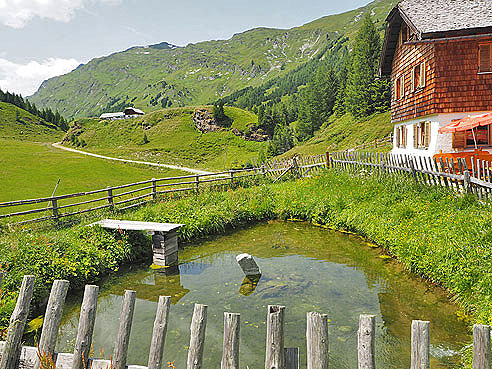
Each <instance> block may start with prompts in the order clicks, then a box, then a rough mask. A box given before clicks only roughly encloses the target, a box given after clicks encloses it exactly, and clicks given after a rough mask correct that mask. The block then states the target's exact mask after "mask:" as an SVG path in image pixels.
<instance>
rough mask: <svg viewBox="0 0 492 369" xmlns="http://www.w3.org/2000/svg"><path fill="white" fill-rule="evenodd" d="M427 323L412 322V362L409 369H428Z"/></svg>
mask: <svg viewBox="0 0 492 369" xmlns="http://www.w3.org/2000/svg"><path fill="white" fill-rule="evenodd" d="M429 351H430V341H429V322H425V321H422V320H414V321H412V360H411V364H410V369H429V368H430V352H429Z"/></svg>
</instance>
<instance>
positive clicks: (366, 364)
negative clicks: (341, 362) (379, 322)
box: [357, 315, 376, 369]
mask: <svg viewBox="0 0 492 369" xmlns="http://www.w3.org/2000/svg"><path fill="white" fill-rule="evenodd" d="M375 337H376V316H375V315H361V316H360V318H359V331H358V332H357V353H358V354H357V357H358V362H359V366H358V368H359V369H375V368H376V361H375V355H374V352H375V343H374V341H375Z"/></svg>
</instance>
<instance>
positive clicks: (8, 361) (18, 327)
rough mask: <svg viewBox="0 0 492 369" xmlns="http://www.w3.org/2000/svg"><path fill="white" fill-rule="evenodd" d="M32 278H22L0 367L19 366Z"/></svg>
mask: <svg viewBox="0 0 492 369" xmlns="http://www.w3.org/2000/svg"><path fill="white" fill-rule="evenodd" d="M34 280H35V278H34V276H33V275H25V276H24V279H23V280H22V286H21V289H20V292H19V297H18V298H17V303H16V305H15V309H14V312H13V313H12V316H11V317H10V324H9V329H8V332H7V339H6V340H5V348H4V349H3V353H2V360H1V361H0V368H1V369H13V368H17V367H18V366H19V359H20V354H21V349H22V346H21V341H22V335H23V334H24V327H25V325H26V321H27V316H28V315H29V306H30V305H31V299H32V294H33V292H34Z"/></svg>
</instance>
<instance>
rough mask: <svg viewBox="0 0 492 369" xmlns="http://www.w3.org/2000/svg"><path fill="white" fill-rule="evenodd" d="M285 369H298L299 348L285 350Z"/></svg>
mask: <svg viewBox="0 0 492 369" xmlns="http://www.w3.org/2000/svg"><path fill="white" fill-rule="evenodd" d="M284 351H285V369H299V347H289V348H287V347H286V348H285V349H284Z"/></svg>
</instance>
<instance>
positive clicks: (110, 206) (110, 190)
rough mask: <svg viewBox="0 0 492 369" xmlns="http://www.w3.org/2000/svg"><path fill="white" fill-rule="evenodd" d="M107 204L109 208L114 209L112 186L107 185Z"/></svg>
mask: <svg viewBox="0 0 492 369" xmlns="http://www.w3.org/2000/svg"><path fill="white" fill-rule="evenodd" d="M108 204H109V208H110V209H111V210H114V200H113V188H112V187H108Z"/></svg>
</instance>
